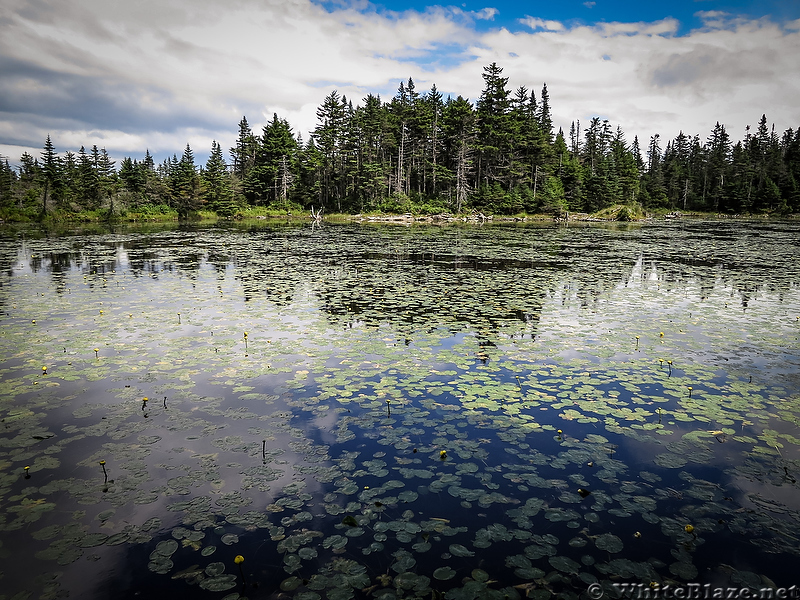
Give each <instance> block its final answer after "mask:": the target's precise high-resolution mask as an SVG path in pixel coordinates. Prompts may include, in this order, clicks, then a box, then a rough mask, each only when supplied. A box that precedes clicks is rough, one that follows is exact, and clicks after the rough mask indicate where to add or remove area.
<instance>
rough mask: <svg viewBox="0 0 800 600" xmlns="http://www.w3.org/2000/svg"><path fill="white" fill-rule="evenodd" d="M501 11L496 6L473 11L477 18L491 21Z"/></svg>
mask: <svg viewBox="0 0 800 600" xmlns="http://www.w3.org/2000/svg"><path fill="white" fill-rule="evenodd" d="M498 12H499V11H498V10H497V9H496V8H489V7H487V8H482V9H480V10H479V11H477V12H474V13H472V15H473V16H474V17H475V18H476V19H480V20H483V21H491V20H493V19H494V17H495V15H496V14H497V13H498Z"/></svg>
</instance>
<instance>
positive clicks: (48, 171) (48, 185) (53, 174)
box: [42, 133, 60, 216]
mask: <svg viewBox="0 0 800 600" xmlns="http://www.w3.org/2000/svg"><path fill="white" fill-rule="evenodd" d="M42 177H43V180H44V193H43V195H42V216H44V215H46V214H47V199H48V194H52V193H53V192H54V190H56V187H57V186H58V185H59V183H60V180H59V165H58V156H56V150H55V147H54V146H53V143H52V142H51V141H50V134H49V133H48V134H47V140H45V143H44V149H43V150H42Z"/></svg>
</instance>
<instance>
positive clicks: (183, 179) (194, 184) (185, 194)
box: [169, 144, 200, 219]
mask: <svg viewBox="0 0 800 600" xmlns="http://www.w3.org/2000/svg"><path fill="white" fill-rule="evenodd" d="M169 176H170V184H171V185H170V187H171V192H172V201H173V206H174V207H175V209H176V210H177V211H178V217H179V218H181V219H185V218H187V217H188V216H189V215H190V214H191V213H192V212H193V211H196V210H197V209H198V208H199V207H200V177H199V176H198V174H197V167H196V166H195V164H194V152H192V149H191V147H190V146H189V144H186V148H185V149H184V151H183V156H181V159H180V161H179V160H178V159H177V156H175V155H173V157H172V163H171V164H170V174H169Z"/></svg>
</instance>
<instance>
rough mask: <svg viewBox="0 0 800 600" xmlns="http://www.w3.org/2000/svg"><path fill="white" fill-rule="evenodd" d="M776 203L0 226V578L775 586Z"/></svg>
mask: <svg viewBox="0 0 800 600" xmlns="http://www.w3.org/2000/svg"><path fill="white" fill-rule="evenodd" d="M799 231H800V226H798V225H797V224H794V223H768V224H767V223H763V222H758V223H755V222H754V223H745V222H735V223H727V222H677V223H675V222H673V223H658V224H655V223H654V224H645V225H635V226H609V227H600V226H580V227H572V226H571V227H566V228H565V227H553V226H539V227H502V226H495V227H480V228H478V227H475V228H457V227H453V228H438V227H431V228H404V227H375V226H370V227H361V226H345V225H340V226H336V225H325V226H323V227H311V226H310V225H296V224H295V225H291V226H274V225H264V224H259V225H247V226H240V225H231V226H217V227H209V228H203V227H196V228H185V229H175V228H169V227H160V228H157V229H153V230H145V229H138V230H137V229H121V230H116V231H113V232H92V233H85V232H68V233H61V234H58V235H56V234H45V233H41V232H37V231H6V232H5V234H4V237H3V238H2V240H0V271H1V272H2V276H0V283H1V284H2V287H0V310H2V337H0V344H2V354H1V355H0V356H2V362H0V374H1V377H2V380H1V381H0V391H1V392H2V395H1V396H0V418H2V422H1V423H0V424H1V425H2V427H3V429H2V433H0V465H2V471H0V501H2V504H3V507H4V511H3V513H2V517H0V531H2V533H0V542H2V546H0V553H2V554H3V559H4V560H3V563H2V568H0V569H1V570H2V571H3V578H2V579H1V580H0V582H2V586H1V587H2V590H3V591H2V593H0V598H2V597H7V598H12V597H42V598H56V597H63V596H64V595H65V594H69V595H70V596H71V597H81V598H84V597H85V598H92V597H94V598H110V597H114V598H120V597H121V598H135V597H136V598H138V597H145V596H149V597H155V598H166V597H175V596H176V595H178V596H185V595H191V596H192V597H209V598H223V597H224V598H228V597H230V598H231V599H232V598H236V597H239V595H240V594H244V595H246V596H247V597H249V598H271V597H277V595H279V594H284V595H285V596H287V597H288V596H291V597H298V598H303V599H307V600H314V599H316V598H331V599H339V598H366V597H369V598H373V597H375V598H387V599H388V598H400V597H420V598H422V597H433V598H438V597H447V598H453V599H457V598H484V597H487V598H493V597H497V598H505V597H512V598H513V597H541V598H545V597H550V596H552V595H558V596H560V597H564V598H577V597H588V596H587V590H588V589H589V586H590V585H591V584H594V583H599V584H600V585H601V586H602V588H601V589H602V590H603V592H604V593H605V594H606V595H608V596H609V597H616V596H619V593H618V590H619V588H617V589H616V590H615V589H614V587H613V586H614V584H620V583H629V584H639V583H642V584H645V585H646V586H648V588H649V586H650V585H651V584H654V585H662V586H663V585H687V584H689V583H700V584H710V585H713V586H734V587H737V588H740V587H747V588H750V589H753V590H758V589H761V588H780V587H784V588H788V587H789V586H791V585H793V584H795V583H796V581H795V574H794V573H795V568H794V567H795V565H796V564H797V554H798V549H797V548H798V544H797V540H798V537H800V529H799V528H798V523H800V520H798V514H799V513H798V509H800V503H799V502H798V500H797V497H798V496H797V488H798V483H797V478H798V475H800V463H799V462H798V458H800V454H799V453H798V443H800V432H798V423H800V421H799V420H798V419H799V418H800V414H798V413H799V412H800V403H799V402H798V400H799V399H800V392H799V390H800V377H799V376H798V373H799V372H800V358H799V357H800V342H798V337H800V319H798V317H800V287H799V285H800V266H798V265H800V261H798V250H797V241H798V239H800V238H799V236H798V232H799ZM245 332H246V335H245ZM43 366H46V367H47V369H46V371H43V369H42V367H43ZM690 388H691V389H690ZM145 397H146V398H148V400H147V401H144V400H143V399H144V398H145ZM443 452H444V454H442V453H443ZM101 461H105V462H104V464H103V465H101V464H100V462H101ZM25 466H29V467H30V469H29V470H28V471H27V476H26V471H25V469H24V467H25ZM237 555H241V556H242V557H244V562H243V563H242V568H241V570H240V568H239V566H238V565H237V564H236V563H235V562H234V557H235V556H237ZM17 594H20V596H16V595H17ZM594 597H595V598H596V597H597V596H596V595H595V596H594Z"/></svg>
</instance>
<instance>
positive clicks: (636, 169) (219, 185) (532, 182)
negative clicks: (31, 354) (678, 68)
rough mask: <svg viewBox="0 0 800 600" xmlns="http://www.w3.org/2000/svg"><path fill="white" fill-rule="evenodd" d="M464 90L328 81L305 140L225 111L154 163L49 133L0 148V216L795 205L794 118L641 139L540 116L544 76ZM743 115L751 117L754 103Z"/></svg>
mask: <svg viewBox="0 0 800 600" xmlns="http://www.w3.org/2000/svg"><path fill="white" fill-rule="evenodd" d="M482 76H483V80H484V86H483V90H482V92H481V95H480V97H479V98H478V99H477V100H476V101H475V102H474V103H473V102H471V101H470V100H469V99H466V98H464V97H462V96H458V97H456V98H452V97H450V96H448V97H447V98H444V97H443V95H442V94H441V93H440V92H439V91H438V90H437V89H436V86H435V85H434V86H432V87H431V89H430V90H428V91H426V92H420V91H418V90H417V89H416V86H415V84H414V82H413V80H412V79H408V81H407V82H402V83H401V84H400V86H399V89H398V90H397V93H396V94H395V96H394V97H393V98H392V99H391V100H389V101H388V102H387V101H385V100H382V99H381V98H380V96H378V95H373V94H369V95H367V96H366V97H365V98H363V99H362V100H361V102H360V103H356V104H355V105H354V103H353V101H352V100H351V99H348V98H347V97H345V96H343V95H340V94H339V93H338V92H337V91H332V92H330V93H329V94H328V95H327V96H326V97H325V98H324V100H323V101H322V104H321V105H320V106H319V107H318V108H317V118H318V122H317V125H316V127H315V129H314V131H313V132H312V133H311V136H310V137H309V139H308V140H307V141H304V140H303V139H302V136H301V135H299V134H295V133H294V132H293V131H292V128H291V126H290V125H289V123H288V122H287V121H286V120H285V119H282V118H280V117H279V116H278V115H277V114H275V115H273V118H272V120H271V121H268V122H267V124H266V125H264V126H263V128H262V130H261V132H260V133H259V132H254V131H253V129H252V128H251V126H250V124H249V123H248V121H247V118H246V117H243V118H242V119H241V121H240V122H239V124H238V133H237V137H236V141H235V145H234V146H233V147H232V148H230V149H229V151H228V156H227V157H226V155H225V154H224V153H223V149H222V147H221V146H220V144H219V143H217V142H216V141H214V142H212V145H211V152H210V155H209V158H208V160H207V162H206V164H205V165H198V164H196V162H195V158H194V153H193V151H192V149H191V147H190V146H189V145H188V144H187V145H186V147H185V148H184V150H183V152H182V154H181V155H180V156H178V154H177V153H176V154H173V156H172V157H171V158H170V159H166V160H164V161H163V162H161V163H160V164H156V163H155V161H154V159H153V157H152V156H151V155H150V152H149V151H147V152H146V153H145V155H144V157H140V158H131V157H125V158H124V159H122V160H121V161H120V164H119V165H117V164H116V162H115V161H114V160H112V159H111V158H110V156H109V154H108V153H107V152H106V150H105V149H104V148H98V147H97V146H96V145H93V146H92V147H91V149H90V150H87V149H86V148H85V147H81V148H80V149H79V150H77V152H73V151H67V152H65V153H63V154H59V152H58V151H57V150H56V148H55V146H54V145H53V143H52V141H51V139H50V136H49V135H48V137H47V139H46V140H45V142H44V146H43V149H42V151H41V153H40V156H39V157H34V156H32V155H31V154H29V153H24V154H23V155H22V157H21V160H20V165H19V167H18V168H16V169H14V168H12V167H11V166H10V165H9V162H8V160H7V159H2V160H0V218H1V219H3V220H7V221H13V220H41V219H47V218H54V217H59V218H70V217H72V218H80V216H81V215H83V216H86V215H91V216H93V217H94V218H100V217H104V218H124V217H126V216H128V217H130V216H138V217H142V218H147V217H148V216H150V217H154V216H156V215H170V214H172V215H176V216H177V217H178V218H191V217H193V216H196V215H198V214H201V213H203V211H213V212H214V213H216V214H217V215H218V216H221V217H236V216H237V215H240V214H241V213H242V212H243V211H246V210H248V209H253V208H254V207H263V209H265V210H271V211H280V212H287V213H292V212H293V211H294V212H295V213H297V212H300V213H305V212H307V211H309V210H310V209H311V207H315V208H316V209H317V210H320V209H322V210H324V211H325V213H327V214H330V213H350V214H356V213H406V212H412V213H415V214H435V213H443V212H448V213H456V214H459V213H465V212H472V211H480V212H483V213H486V214H498V215H515V214H549V215H560V214H563V213H564V212H573V213H574V212H581V213H593V212H596V211H599V210H602V209H604V208H607V207H610V206H616V205H622V206H624V207H626V208H627V209H628V210H625V211H622V212H623V214H625V215H636V214H642V212H644V211H659V210H664V211H669V210H681V211H705V212H714V213H724V214H752V213H759V214H789V213H798V212H800V187H799V186H798V182H800V127H799V128H798V129H796V130H793V129H791V128H789V129H787V130H786V131H784V132H783V133H781V134H779V133H778V132H776V131H775V128H774V126H769V124H768V121H767V117H766V115H762V116H761V117H760V119H758V125H757V127H756V128H755V131H751V130H750V127H749V126H748V128H747V132H746V136H745V138H744V139H743V140H739V141H735V142H734V140H732V139H731V136H730V135H729V133H728V132H727V131H726V128H725V126H724V125H723V124H720V123H719V122H718V123H716V124H715V125H714V126H713V128H711V131H710V133H709V135H708V136H707V137H706V138H705V139H701V138H700V136H699V135H698V134H694V135H689V134H685V133H683V132H681V133H680V134H679V135H678V136H677V137H675V138H674V139H672V140H667V141H665V140H662V139H661V138H660V136H659V135H658V134H655V135H653V136H652V137H651V138H650V139H649V140H647V141H646V144H645V145H643V146H642V145H641V143H640V141H639V140H638V138H635V137H634V139H633V140H631V141H629V140H627V139H626V137H625V133H624V132H623V131H622V129H621V128H620V127H614V126H613V125H612V124H611V123H609V122H608V121H607V120H601V119H600V118H599V117H594V118H592V119H591V120H590V121H589V122H588V123H581V122H580V121H573V122H572V124H571V126H570V128H569V131H568V132H564V131H563V130H561V129H559V130H558V131H555V130H554V125H553V121H552V116H551V114H552V113H551V110H552V109H551V106H550V97H549V94H548V90H547V86H546V84H545V85H544V86H543V87H542V89H541V91H540V92H539V95H538V98H537V95H536V93H535V91H534V90H533V89H529V88H527V87H525V86H520V87H517V88H516V89H514V90H512V89H510V88H509V83H508V78H507V77H503V69H502V68H501V67H499V66H498V65H497V64H496V63H492V64H490V65H488V66H486V67H484V69H483V75H482ZM756 117H757V116H756Z"/></svg>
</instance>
